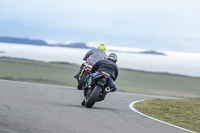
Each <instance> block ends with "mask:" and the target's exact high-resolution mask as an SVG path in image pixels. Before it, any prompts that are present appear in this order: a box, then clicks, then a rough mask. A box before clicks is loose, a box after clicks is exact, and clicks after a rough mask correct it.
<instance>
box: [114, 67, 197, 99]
mask: <svg viewBox="0 0 200 133" xmlns="http://www.w3.org/2000/svg"><path fill="white" fill-rule="evenodd" d="M116 84H117V86H118V88H120V90H122V91H128V92H134V93H146V94H153V95H165V96H178V97H200V78H192V77H186V76H178V75H170V74H164V73H148V72H139V71H130V70H121V71H120V72H119V78H118V79H117V81H116Z"/></svg>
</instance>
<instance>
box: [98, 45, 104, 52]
mask: <svg viewBox="0 0 200 133" xmlns="http://www.w3.org/2000/svg"><path fill="white" fill-rule="evenodd" d="M98 49H101V50H103V51H106V47H105V46H104V45H103V44H100V45H99V47H98Z"/></svg>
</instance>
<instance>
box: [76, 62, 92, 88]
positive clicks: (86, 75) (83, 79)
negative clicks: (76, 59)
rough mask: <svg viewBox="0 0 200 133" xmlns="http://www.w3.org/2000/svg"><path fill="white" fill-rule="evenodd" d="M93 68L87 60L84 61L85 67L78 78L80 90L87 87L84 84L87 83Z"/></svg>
mask: <svg viewBox="0 0 200 133" xmlns="http://www.w3.org/2000/svg"><path fill="white" fill-rule="evenodd" d="M91 69H92V66H91V65H89V64H88V63H87V62H86V63H84V66H83V69H82V71H81V73H80V75H79V76H78V79H77V80H78V86H77V89H78V90H82V88H83V87H85V86H84V85H85V83H86V81H87V79H88V78H89V77H90V71H91Z"/></svg>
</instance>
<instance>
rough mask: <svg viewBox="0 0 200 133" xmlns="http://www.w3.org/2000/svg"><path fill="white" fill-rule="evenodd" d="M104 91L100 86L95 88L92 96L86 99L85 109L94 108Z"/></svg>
mask: <svg viewBox="0 0 200 133" xmlns="http://www.w3.org/2000/svg"><path fill="white" fill-rule="evenodd" d="M101 91H102V87H101V86H99V85H96V86H95V88H94V89H93V90H92V92H91V93H90V94H88V95H89V96H88V98H87V99H86V102H85V107H86V108H92V107H93V105H94V104H95V102H96V101H97V100H98V98H99V96H100V93H101Z"/></svg>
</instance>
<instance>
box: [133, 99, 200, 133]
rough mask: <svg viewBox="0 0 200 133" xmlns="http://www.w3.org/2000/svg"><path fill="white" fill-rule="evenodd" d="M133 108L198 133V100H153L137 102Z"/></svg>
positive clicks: (199, 112)
mask: <svg viewBox="0 0 200 133" xmlns="http://www.w3.org/2000/svg"><path fill="white" fill-rule="evenodd" d="M135 107H136V108H137V109H138V110H139V111H141V112H143V113H144V114H147V115H149V116H151V117H154V118H157V119H159V120H162V121H165V122H168V123H171V124H174V125H177V126H179V127H183V128H186V129H189V130H192V131H195V132H200V100H195V99H176V100H172V99H168V100H163V99H153V100H146V101H143V102H139V103H137V104H136V105H135Z"/></svg>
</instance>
